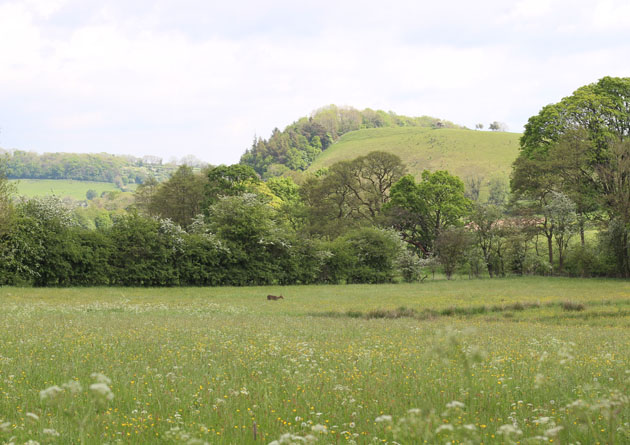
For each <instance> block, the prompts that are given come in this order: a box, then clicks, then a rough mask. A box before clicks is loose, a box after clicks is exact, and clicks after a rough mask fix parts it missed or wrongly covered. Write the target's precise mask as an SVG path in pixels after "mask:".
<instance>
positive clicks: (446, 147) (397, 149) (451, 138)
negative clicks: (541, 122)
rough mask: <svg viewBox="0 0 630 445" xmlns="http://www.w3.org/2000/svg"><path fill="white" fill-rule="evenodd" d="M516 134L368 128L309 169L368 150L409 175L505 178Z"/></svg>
mask: <svg viewBox="0 0 630 445" xmlns="http://www.w3.org/2000/svg"><path fill="white" fill-rule="evenodd" d="M520 136H521V135H520V134H519V133H506V132H489V131H473V130H462V129H452V128H442V129H432V128H423V127H395V128H371V129H366V130H358V131H353V132H350V133H347V134H345V135H343V136H342V137H341V139H339V141H338V142H337V143H335V144H333V145H332V146H330V147H329V148H328V149H327V150H325V151H324V152H323V153H322V154H321V155H320V156H318V157H317V159H315V161H314V162H313V164H312V165H311V167H310V168H309V171H316V170H318V169H320V168H322V167H329V166H330V165H332V164H334V163H335V162H339V161H343V160H351V159H354V158H356V157H358V156H363V155H366V154H368V153H369V152H371V151H374V150H381V151H386V152H389V153H393V154H395V155H397V156H399V157H400V158H401V159H402V161H403V163H405V164H406V165H407V170H408V172H409V173H411V174H413V175H414V176H416V177H419V176H420V174H421V173H422V171H423V170H431V171H436V170H447V171H448V172H449V173H451V174H454V175H456V176H459V177H460V178H462V179H465V178H468V177H472V176H478V177H482V178H485V179H486V180H488V179H490V178H491V177H494V176H497V175H498V176H500V177H505V178H507V177H508V174H509V172H510V171H511V170H512V163H513V162H514V160H515V159H516V157H517V155H518V149H519V138H520Z"/></svg>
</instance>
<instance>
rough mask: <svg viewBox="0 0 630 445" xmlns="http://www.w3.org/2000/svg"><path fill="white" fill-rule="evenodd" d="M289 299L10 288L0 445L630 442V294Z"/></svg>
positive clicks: (419, 291) (250, 292) (457, 285)
mask: <svg viewBox="0 0 630 445" xmlns="http://www.w3.org/2000/svg"><path fill="white" fill-rule="evenodd" d="M278 290H279V289H278V288H275V287H266V288H238V289H237V288H220V289H206V288H198V289H191V288H187V289H126V288H117V289H116V288H107V289H105V288H103V289H20V288H1V289H0V304H2V307H3V311H2V313H0V323H2V326H3V330H2V331H1V333H0V442H7V443H8V442H14V443H25V442H27V441H29V440H33V441H37V442H39V443H90V444H91V443H99V444H100V443H117V442H118V443H156V442H159V443H212V444H215V443H218V444H233V443H270V442H273V441H276V443H297V442H300V443H302V442H303V441H306V442H308V441H311V442H317V443H376V442H378V443H394V442H398V443H405V444H406V443H422V442H424V441H426V442H427V443H445V442H446V441H455V442H456V443H457V441H459V442H466V441H468V442H469V443H481V442H484V443H510V442H521V443H539V442H547V443H549V442H550V441H553V442H555V443H577V442H581V443H597V442H600V443H625V442H627V441H628V440H630V436H629V435H628V434H629V433H628V427H627V422H628V421H629V420H630V419H629V416H630V408H629V406H628V398H627V395H626V394H628V383H629V380H628V379H629V378H630V356H629V355H628V353H627V351H628V350H630V333H629V331H628V326H629V325H630V311H628V310H627V309H629V308H630V307H629V306H630V302H629V299H628V296H627V293H628V291H629V290H630V287H629V286H628V284H627V283H625V282H621V281H602V280H599V281H597V282H596V281H588V280H579V282H578V281H577V280H576V282H571V281H568V280H559V281H557V280H552V279H549V280H540V281H536V280H528V279H524V280H516V279H513V280H496V281H492V280H486V281H479V282H475V281H473V282H470V283H469V282H465V281H462V282H451V283H444V284H439V283H434V284H430V283H425V284H422V285H398V286H346V287H341V286H331V287H327V286H305V287H287V288H282V289H281V293H282V294H283V295H285V297H286V299H285V301H278V302H268V301H267V300H266V295H267V294H269V293H275V292H277V291H278ZM484 292H485V293H486V295H487V297H485V298H484V297H483V296H482V294H483V293H484ZM566 301H570V302H582V303H584V304H585V308H584V310H582V311H580V312H577V311H567V310H564V309H563V307H562V304H563V302H566ZM534 302H540V304H538V305H534V304H533V303H534ZM597 302H600V303H601V304H599V303H598V304H595V303H597ZM516 303H519V304H521V305H522V306H523V307H522V309H523V310H517V309H516V307H512V308H511V309H505V310H504V311H502V312H501V311H499V312H493V311H492V307H493V305H495V304H496V305H498V306H500V307H503V308H508V307H510V306H511V305H512V306H513V305H515V304H516ZM529 303H532V304H531V305H530V306H527V304H529ZM466 304H468V306H466ZM401 306H404V308H401ZM482 306H485V307H486V308H487V311H481V310H473V309H474V308H479V307H482ZM466 307H468V308H473V309H470V310H464V309H465V308H466ZM449 308H460V309H461V313H459V314H455V313H454V314H452V315H444V314H442V312H443V311H448V310H449ZM424 309H431V310H435V311H436V312H438V316H436V317H434V318H426V319H418V318H417V317H415V315H417V314H419V313H422V311H423V310H424ZM351 310H354V311H356V312H360V314H361V315H360V316H359V315H357V314H356V313H355V314H354V315H355V316H347V311H351ZM379 310H381V311H383V312H384V313H387V311H392V313H396V314H397V315H398V316H396V317H381V318H378V317H367V316H365V315H366V314H369V313H370V312H371V311H379ZM396 311H398V312H396ZM333 312H336V313H341V314H342V315H343V316H341V317H321V316H313V315H309V314H322V313H333ZM455 312H456V311H455ZM613 312H614V313H615V314H618V315H616V316H614V317H608V316H603V314H608V313H613ZM503 313H511V314H512V317H511V318H505V317H503V316H502V314H503ZM578 315H579V316H580V317H581V318H567V317H573V316H578ZM587 315H588V316H589V317H590V318H587V317H586V316H587ZM600 315H602V316H600ZM563 317H565V318H563ZM602 322H603V324H602ZM42 391H44V392H43V393H42Z"/></svg>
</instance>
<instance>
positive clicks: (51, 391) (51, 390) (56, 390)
mask: <svg viewBox="0 0 630 445" xmlns="http://www.w3.org/2000/svg"><path fill="white" fill-rule="evenodd" d="M62 392H63V389H61V388H60V387H58V386H57V385H53V386H49V387H48V388H46V389H44V390H42V391H40V392H39V398H40V399H42V400H44V399H52V398H54V397H56V396H57V395H59V394H61V393H62Z"/></svg>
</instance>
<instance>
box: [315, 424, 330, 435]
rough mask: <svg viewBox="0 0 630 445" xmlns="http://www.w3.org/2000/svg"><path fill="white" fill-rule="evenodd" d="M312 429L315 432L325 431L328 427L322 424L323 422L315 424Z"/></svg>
mask: <svg viewBox="0 0 630 445" xmlns="http://www.w3.org/2000/svg"><path fill="white" fill-rule="evenodd" d="M311 431H313V432H314V433H325V432H327V431H328V428H327V427H326V425H321V424H319V423H318V424H317V425H313V426H312V427H311Z"/></svg>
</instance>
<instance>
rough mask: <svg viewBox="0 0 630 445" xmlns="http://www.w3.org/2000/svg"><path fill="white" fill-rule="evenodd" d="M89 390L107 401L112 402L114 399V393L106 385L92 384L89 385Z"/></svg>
mask: <svg viewBox="0 0 630 445" xmlns="http://www.w3.org/2000/svg"><path fill="white" fill-rule="evenodd" d="M90 390H92V391H94V392H95V393H96V394H98V395H100V396H103V397H105V398H106V399H107V400H112V399H113V398H114V393H113V392H112V390H111V389H110V388H109V386H107V384H106V383H92V384H91V385H90Z"/></svg>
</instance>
